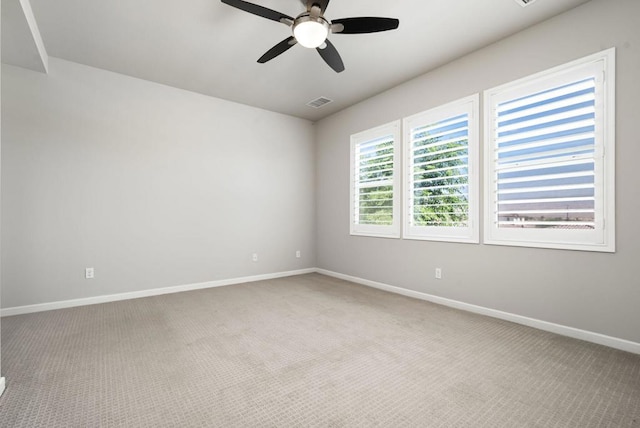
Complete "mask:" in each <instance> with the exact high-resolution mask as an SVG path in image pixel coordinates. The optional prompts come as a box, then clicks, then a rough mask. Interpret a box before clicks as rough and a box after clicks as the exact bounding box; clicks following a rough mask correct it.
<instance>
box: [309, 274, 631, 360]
mask: <svg viewBox="0 0 640 428" xmlns="http://www.w3.org/2000/svg"><path fill="white" fill-rule="evenodd" d="M316 272H318V273H320V274H323V275H327V276H332V277H334V278H338V279H343V280H345V281H350V282H355V283H357V284H362V285H366V286H368V287H373V288H378V289H380V290H385V291H389V292H391V293H396V294H402V295H403V296H408V297H413V298H416V299H420V300H427V301H429V302H433V303H437V304H440V305H443V306H449V307H451V308H455V309H461V310H463V311H468V312H473V313H476V314H481V315H487V316H490V317H493V318H499V319H502V320H506V321H511V322H514V323H517V324H522V325H526V326H529V327H533V328H537V329H539V330H544V331H549V332H551V333H556V334H560V335H562V336H568V337H572V338H574V339H580V340H585V341H587V342H593V343H597V344H599V345H605V346H608V347H610V348H615V349H620V350H622V351H627V352H632V353H634V354H640V343H636V342H631V341H629V340H625V339H619V338H617V337H611V336H606V335H604V334H600V333H594V332H591V331H586V330H580V329H578V328H573V327H567V326H564V325H560V324H554V323H551V322H547V321H542V320H538V319H535V318H529V317H525V316H522V315H516V314H512V313H509V312H503V311H498V310H496V309H490V308H485V307H483V306H477V305H472V304H469V303H464V302H460V301H457V300H452V299H447V298H444V297H438V296H434V295H431V294H426V293H421V292H419V291H414V290H407V289H406V288H401V287H396V286H393V285H389V284H384V283H381V282H376V281H370V280H368V279H363V278H358V277H355V276H349V275H344V274H341V273H337V272H332V271H328V270H325V269H316Z"/></svg>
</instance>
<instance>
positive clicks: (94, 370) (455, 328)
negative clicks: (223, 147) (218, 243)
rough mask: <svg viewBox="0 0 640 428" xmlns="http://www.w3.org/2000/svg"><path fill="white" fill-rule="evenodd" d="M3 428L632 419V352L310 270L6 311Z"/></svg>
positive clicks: (608, 423) (553, 423)
mask: <svg viewBox="0 0 640 428" xmlns="http://www.w3.org/2000/svg"><path fill="white" fill-rule="evenodd" d="M2 370H3V375H4V376H5V377H6V379H7V390H6V391H5V393H4V395H3V396H2V398H0V426H2V427H25V428H26V427H29V428H33V427H257V426H263V427H289V426H301V427H363V426H367V427H368V426H379V427H634V428H640V356H639V355H634V354H629V353H625V352H622V351H617V350H614V349H609V348H606V347H603V346H599V345H594V344H590V343H586V342H582V341H578V340H574V339H569V338H565V337H561V336H557V335H554V334H551V333H546V332H542V331H538V330H535V329H531V328H528V327H524V326H520V325H516V324H512V323H509V322H505V321H500V320H495V319H491V318H487V317H483V316H479V315H474V314H469V313H465V312H461V311H457V310H454V309H449V308H446V307H441V306H438V305H434V304H430V303H427V302H423V301H419V300H413V299H410V298H406V297H402V296H398V295H394V294H389V293H386V292H383V291H379V290H375V289H371V288H367V287H363V286H360V285H356V284H352V283H349V282H345V281H341V280H337V279H333V278H329V277H326V276H322V275H318V274H311V275H304V276H298V277H290V278H283V279H277V280H270V281H262V282H255V283H248V284H242V285H233V286H229V287H222V288H215V289H208V290H201V291H192V292H185V293H179V294H172V295H165V296H158V297H150V298H144V299H136V300H129V301H123V302H116V303H108V304H102V305H93V306H85V307H80V308H73V309H64V310H58V311H50V312H42V313H37V314H29V315H19V316H13V317H7V318H3V319H2Z"/></svg>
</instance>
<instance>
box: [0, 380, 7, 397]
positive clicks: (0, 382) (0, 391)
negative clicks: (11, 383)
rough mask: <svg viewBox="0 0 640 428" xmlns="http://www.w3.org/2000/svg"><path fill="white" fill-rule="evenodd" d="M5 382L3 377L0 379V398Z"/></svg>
mask: <svg viewBox="0 0 640 428" xmlns="http://www.w3.org/2000/svg"><path fill="white" fill-rule="evenodd" d="M5 385H6V384H5V381H4V378H3V377H0V396H2V393H3V392H4V387H5Z"/></svg>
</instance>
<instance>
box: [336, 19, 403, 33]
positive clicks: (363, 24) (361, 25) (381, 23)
mask: <svg viewBox="0 0 640 428" xmlns="http://www.w3.org/2000/svg"><path fill="white" fill-rule="evenodd" d="M399 25H400V21H399V20H397V19H395V18H375V17H365V16H363V17H359V18H343V19H334V20H333V21H331V32H332V33H336V34H364V33H377V32H379V31H388V30H395V29H396V28H398V26H399Z"/></svg>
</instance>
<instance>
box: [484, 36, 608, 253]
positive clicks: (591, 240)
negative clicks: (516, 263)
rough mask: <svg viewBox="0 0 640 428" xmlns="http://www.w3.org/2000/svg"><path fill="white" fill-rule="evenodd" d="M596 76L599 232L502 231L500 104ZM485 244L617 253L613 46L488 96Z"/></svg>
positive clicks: (485, 97) (597, 220)
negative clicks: (498, 142) (498, 141)
mask: <svg viewBox="0 0 640 428" xmlns="http://www.w3.org/2000/svg"><path fill="white" fill-rule="evenodd" d="M588 77H595V78H596V125H595V126H596V128H595V155H594V160H595V186H596V190H595V191H596V194H595V195H596V200H595V203H596V217H595V229H591V230H579V229H570V230H564V229H544V228H522V229H518V228H500V227H498V225H497V217H496V206H497V188H496V186H497V180H496V170H495V163H494V160H495V153H496V141H495V138H494V137H495V136H496V120H495V117H496V114H497V113H496V106H497V105H498V104H499V103H500V102H503V101H506V100H513V99H515V98H518V97H519V96H526V95H529V94H534V93H537V92H540V91H544V90H545V89H550V88H553V87H557V86H560V85H562V84H565V83H568V82H573V81H578V80H580V79H583V78H588ZM484 115H485V120H484V131H485V140H484V141H485V156H484V157H485V177H484V185H485V201H484V205H485V212H484V240H483V242H484V243H486V244H492V245H511V246H523V247H538V248H555V249H567V250H583V251H601V252H615V48H612V49H608V50H605V51H603V52H600V53H597V54H594V55H590V56H588V57H585V58H582V59H579V60H576V61H572V62H570V63H567V64H564V65H561V66H559V67H555V68H552V69H550V70H547V71H543V72H541V73H537V74H534V75H532V76H529V77H526V78H523V79H519V80H517V81H514V82H511V83H508V84H505V85H502V86H498V87H496V88H492V89H488V90H486V91H485V92H484Z"/></svg>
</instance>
